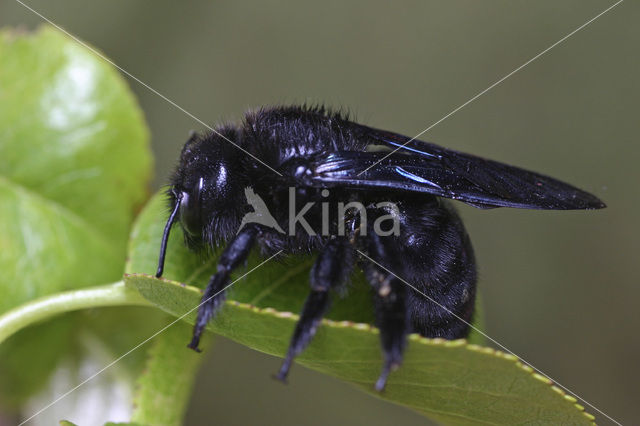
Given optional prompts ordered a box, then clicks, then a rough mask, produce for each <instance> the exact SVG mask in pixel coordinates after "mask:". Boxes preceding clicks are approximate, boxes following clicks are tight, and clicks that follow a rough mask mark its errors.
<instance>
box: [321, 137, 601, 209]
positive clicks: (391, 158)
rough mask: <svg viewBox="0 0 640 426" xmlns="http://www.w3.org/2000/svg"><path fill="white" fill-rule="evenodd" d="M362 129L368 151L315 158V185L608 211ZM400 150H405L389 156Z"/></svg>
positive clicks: (590, 200)
mask: <svg viewBox="0 0 640 426" xmlns="http://www.w3.org/2000/svg"><path fill="white" fill-rule="evenodd" d="M360 128H361V130H360V131H361V132H362V136H363V137H366V138H367V140H369V141H371V143H370V144H369V145H368V146H367V150H366V151H364V152H361V151H336V152H332V153H328V154H326V155H324V156H323V157H321V158H315V159H314V160H313V161H312V165H311V167H310V171H311V174H310V176H309V179H311V181H312V182H315V183H316V184H318V185H322V186H332V185H333V186H338V185H339V186H349V187H354V188H388V189H397V190H404V191H411V192H423V193H428V194H433V195H437V196H439V197H444V198H451V199H454V200H460V201H462V202H465V203H467V204H470V205H473V206H474V207H479V208H493V207H513V208H521V209H543V210H575V209H600V208H603V207H606V206H605V204H604V203H603V202H602V201H600V200H599V199H598V198H597V197H595V196H594V195H592V194H589V193H588V192H585V191H582V190H580V189H577V188H575V187H573V186H571V185H569V184H567V183H564V182H561V181H559V180H556V179H553V178H551V177H548V176H544V175H541V174H538V173H535V172H531V171H528V170H524V169H521V168H518V167H513V166H509V165H507V164H503V163H500V162H497V161H492V160H486V159H483V158H480V157H476V156H474V155H470V154H465V153H461V152H457V151H453V150H449V149H445V148H442V147H440V146H437V145H434V144H431V143H427V142H422V141H418V140H413V141H410V140H411V139H410V138H408V137H406V136H402V135H398V134H395V133H391V132H386V131H381V130H376V129H371V128H368V127H365V126H360ZM407 142H408V143H407ZM404 144H406V145H405V146H403V145H404ZM400 147H401V148H400ZM396 148H400V149H399V150H398V151H397V152H395V153H393V154H392V155H389V153H390V152H391V151H393V150H394V149H396Z"/></svg>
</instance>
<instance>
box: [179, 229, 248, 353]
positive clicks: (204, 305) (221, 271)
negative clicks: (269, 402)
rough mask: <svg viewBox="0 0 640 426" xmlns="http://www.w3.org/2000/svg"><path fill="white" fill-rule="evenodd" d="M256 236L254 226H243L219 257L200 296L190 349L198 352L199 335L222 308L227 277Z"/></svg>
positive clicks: (243, 259)
mask: <svg viewBox="0 0 640 426" xmlns="http://www.w3.org/2000/svg"><path fill="white" fill-rule="evenodd" d="M257 235H258V228H257V227H256V226H251V225H248V226H245V227H244V228H243V229H242V230H241V231H240V232H238V234H237V235H236V236H235V237H234V239H233V240H232V241H231V242H230V243H229V244H228V245H227V247H226V248H225V249H224V251H223V252H222V254H221V255H220V258H219V259H218V267H217V271H218V272H216V273H215V274H214V275H213V276H212V277H211V279H210V280H209V284H208V285H207V288H206V289H205V291H204V294H203V296H202V301H201V303H200V307H199V309H198V317H197V319H196V323H195V324H194V326H193V337H192V339H191V343H189V344H188V345H187V346H188V347H190V348H191V349H193V350H195V351H197V352H200V349H199V348H198V344H199V343H200V335H201V334H202V331H203V330H204V328H205V327H206V325H207V323H208V322H209V320H210V319H211V318H212V317H213V316H214V315H215V313H216V311H217V310H218V308H219V307H220V306H222V302H224V297H225V292H224V290H225V287H226V286H227V285H228V283H229V275H230V274H231V272H232V271H233V270H234V269H235V268H237V267H238V266H239V265H240V264H242V263H243V262H244V261H245V260H246V259H247V257H248V256H249V252H250V251H251V248H252V247H253V244H254V243H255V240H256V236H257Z"/></svg>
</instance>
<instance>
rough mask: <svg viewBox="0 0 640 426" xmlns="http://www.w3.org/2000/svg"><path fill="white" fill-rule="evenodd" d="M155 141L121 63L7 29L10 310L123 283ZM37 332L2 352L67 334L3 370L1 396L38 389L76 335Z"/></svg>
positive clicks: (1, 37)
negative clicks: (21, 387) (120, 68)
mask: <svg viewBox="0 0 640 426" xmlns="http://www.w3.org/2000/svg"><path fill="white" fill-rule="evenodd" d="M148 139H149V134H148V130H147V127H146V125H145V123H144V120H143V117H142V114H141V111H140V109H139V107H138V106H137V104H136V102H135V99H134V97H133V96H132V94H131V92H130V90H129V88H128V87H127V86H126V84H125V82H124V80H123V79H122V77H121V76H120V75H119V74H118V72H117V71H116V70H115V69H114V68H113V67H112V66H111V65H109V64H107V63H106V62H105V61H104V60H102V59H100V58H98V57H97V56H96V55H95V54H93V53H91V52H90V51H89V50H88V49H86V48H85V47H83V46H81V45H79V44H78V43H77V42H75V41H73V40H71V39H69V38H68V37H66V36H64V35H62V34H61V33H60V32H59V31H57V30H55V29H53V28H51V27H46V26H45V27H42V28H41V29H40V30H39V31H37V32H35V33H33V34H28V33H24V32H15V33H14V32H11V31H7V30H4V31H1V32H0V270H2V271H3V273H2V274H1V275H0V294H2V297H1V298H0V313H3V312H7V311H9V310H10V309H11V308H14V307H16V306H18V305H20V304H22V303H25V302H27V301H30V300H34V299H36V298H39V297H42V296H46V295H51V294H54V293H56V292H59V291H65V290H73V289H78V288H83V287H88V286H92V285H97V284H104V283H108V282H113V281H117V280H119V279H120V278H121V274H122V271H123V268H124V259H125V255H126V244H127V239H128V233H129V229H130V225H131V222H132V220H133V217H134V214H135V211H136V209H137V208H138V206H139V205H140V203H141V202H142V201H143V200H144V199H145V198H146V197H147V181H148V179H149V176H150V171H151V155H150V151H149V147H148ZM60 321H62V320H60ZM56 323H57V321H56ZM36 327H37V328H38V329H39V330H35V329H34V330H29V331H26V330H23V331H22V332H20V333H18V334H16V335H15V336H13V337H12V339H11V340H10V341H9V342H7V343H6V344H5V345H4V347H3V353H4V354H8V353H16V351H19V349H18V348H20V347H33V346H34V343H35V342H38V341H39V340H38V339H36V338H35V337H34V336H38V335H42V334H44V333H47V334H51V333H53V334H55V335H59V333H61V332H63V331H65V330H66V331H65V333H66V334H65V336H62V335H59V337H60V338H59V339H58V340H57V341H54V342H49V343H50V344H49V345H48V346H47V350H42V348H41V349H40V350H39V351H36V352H35V353H38V357H36V358H35V359H25V360H24V361H23V364H22V365H21V366H18V365H17V364H16V365H14V364H12V365H13V368H12V369H11V370H10V371H8V372H5V371H3V374H2V378H1V379H0V394H5V396H6V395H8V394H11V396H12V397H14V396H16V392H14V391H13V389H15V387H13V388H12V387H11V386H12V385H11V383H17V382H18V381H21V382H20V383H22V384H23V385H25V386H26V385H27V384H32V386H28V387H33V390H35V388H37V386H36V385H40V384H42V383H43V382H44V381H45V380H46V379H47V376H48V374H47V373H48V372H50V371H51V368H53V366H54V365H55V363H56V361H57V360H58V359H59V358H60V356H61V353H62V352H63V351H66V350H67V348H68V346H69V345H68V343H69V338H70V336H71V334H73V333H74V332H75V331H77V330H74V329H73V328H71V329H70V328H69V327H66V328H65V327H63V326H62V323H60V327H61V329H60V330H58V331H56V330H53V329H54V328H55V327H56V325H55V324H46V325H41V326H36ZM41 341H42V342H44V340H41ZM32 358H33V357H32ZM13 360H14V361H15V362H16V363H19V360H18V359H16V358H15V357H14V358H13ZM7 362H8V359H6V358H4V357H3V356H0V365H3V366H8V365H9V364H8V363H7ZM10 375H16V377H9V376H10ZM24 391H25V392H26V391H27V387H25V389H24ZM3 400H5V401H6V400H8V397H7V398H3Z"/></svg>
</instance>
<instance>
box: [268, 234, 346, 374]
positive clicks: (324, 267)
mask: <svg viewBox="0 0 640 426" xmlns="http://www.w3.org/2000/svg"><path fill="white" fill-rule="evenodd" d="M353 264H354V252H353V247H352V246H351V244H350V243H349V240H348V239H347V238H345V237H336V238H333V239H331V240H329V242H328V243H327V244H326V246H325V247H324V248H323V249H322V251H321V252H320V254H319V255H318V258H317V259H316V262H315V264H314V265H313V268H312V269H311V276H310V281H311V292H310V293H309V296H307V300H306V301H305V302H304V307H303V308H302V313H301V314H300V319H299V320H298V323H297V324H296V328H295V330H294V332H293V336H292V337H291V343H290V344H289V349H288V351H287V355H286V357H285V359H284V361H283V363H282V366H281V367H280V371H278V373H277V374H276V375H275V378H276V379H278V380H281V381H285V379H286V378H287V374H288V373H289V369H290V368H291V363H292V362H293V359H294V358H295V357H296V356H297V355H298V354H300V352H302V351H303V350H304V348H306V347H307V345H308V344H309V342H310V341H311V339H312V338H313V336H314V335H315V333H316V330H317V328H318V325H319V324H320V321H321V320H322V316H323V315H324V313H325V312H326V311H327V308H328V307H329V290H330V289H332V288H336V287H337V286H339V285H341V284H343V283H345V282H346V280H347V278H348V277H349V274H350V273H351V270H352V269H353Z"/></svg>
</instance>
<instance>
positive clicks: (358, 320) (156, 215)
mask: <svg viewBox="0 0 640 426" xmlns="http://www.w3.org/2000/svg"><path fill="white" fill-rule="evenodd" d="M163 204H164V199H163V197H162V196H161V195H158V196H156V197H154V198H153V199H152V201H151V202H150V203H149V204H148V205H147V207H146V208H145V210H144V211H143V212H142V213H141V214H140V216H139V218H138V220H137V222H136V225H135V226H134V231H133V234H132V239H131V243H130V252H129V262H128V263H127V268H126V269H127V271H128V272H129V273H133V272H137V274H131V275H127V276H125V282H126V284H127V285H128V286H131V287H134V288H136V289H138V290H139V291H140V293H141V294H142V295H143V296H144V297H145V298H146V299H148V300H149V301H151V302H152V303H154V304H156V305H157V306H159V307H160V308H161V309H163V310H165V311H166V312H168V313H170V314H172V315H175V316H182V315H185V314H186V317H185V320H186V321H188V322H190V323H193V322H194V320H195V316H196V312H197V309H194V308H196V307H197V305H198V304H199V303H200V299H201V297H202V293H201V287H202V285H203V284H206V281H207V279H208V276H209V274H211V273H212V272H213V270H214V269H213V263H214V262H213V261H212V260H208V261H207V260H206V259H203V258H199V257H198V256H195V255H194V254H192V253H189V252H188V251H187V250H186V249H185V247H184V245H183V244H182V238H183V237H182V235H181V233H180V229H179V227H175V228H174V230H173V232H172V236H171V238H170V241H169V248H168V251H167V263H166V268H165V274H164V276H165V277H168V278H171V279H172V280H168V279H156V278H154V277H152V276H150V275H145V274H140V273H146V274H149V273H153V272H154V271H155V267H156V262H157V252H158V248H159V245H160V238H161V235H162V228H163V226H164V222H165V219H166V208H164V207H163ZM214 258H215V256H214ZM259 261H261V260H260V259H258V258H253V259H252V260H250V261H249V265H248V267H247V268H249V269H250V268H252V267H253V266H254V265H257V262H259ZM310 265H311V260H309V259H304V258H295V259H291V260H289V261H286V262H278V261H275V260H274V261H272V262H270V263H268V264H266V265H264V266H262V267H261V268H260V269H259V270H256V271H254V272H253V273H251V274H249V275H248V276H247V277H245V278H243V279H241V280H240V281H238V282H237V283H236V284H235V285H234V286H233V287H231V289H230V290H231V291H230V295H229V298H228V302H227V303H226V304H225V306H224V308H223V309H222V310H221V312H220V313H219V315H218V316H217V318H216V319H215V321H213V322H212V323H211V324H210V325H209V329H211V330H213V331H215V332H216V333H219V334H221V335H223V336H225V337H228V338H230V339H232V340H235V341H237V342H239V343H242V344H244V345H246V346H248V347H250V348H253V349H255V350H258V351H261V352H264V353H267V354H271V355H275V356H280V357H282V356H283V355H284V354H285V352H286V349H287V346H288V343H289V339H290V336H291V333H292V331H293V328H294V326H295V323H296V321H297V319H298V316H297V315H296V314H294V313H292V312H297V311H299V310H300V308H301V304H302V302H303V300H304V297H305V295H306V292H307V290H308V273H309V267H310ZM242 273H243V272H239V273H238V274H236V276H240V274H242ZM173 279H175V280H177V281H173ZM354 281H355V283H354V285H353V287H352V288H351V289H350V291H349V294H348V296H347V297H346V298H344V299H341V300H337V301H336V303H335V304H334V308H333V309H332V311H331V312H330V314H329V315H328V317H329V318H330V319H328V320H325V321H324V322H323V326H322V327H320V328H319V330H318V332H317V334H316V336H315V337H314V340H313V342H312V343H311V344H310V345H309V347H308V348H307V349H306V350H305V351H304V352H303V354H302V355H301V356H300V357H299V358H298V359H297V361H298V362H299V363H300V364H302V365H305V366H307V367H309V368H311V369H314V370H317V371H320V372H324V373H327V374H329V375H332V376H335V377H338V378H340V379H342V380H344V381H346V382H349V383H352V384H354V385H356V386H358V387H360V388H361V389H362V390H363V391H365V392H368V393H372V394H374V395H376V396H379V397H381V398H383V399H386V400H388V401H391V402H395V403H398V404H401V405H404V406H407V407H410V408H412V409H414V410H416V411H419V412H421V413H423V414H425V415H427V416H429V417H431V418H433V419H435V420H437V421H440V422H444V423H447V424H476V423H481V422H485V423H496V424H497V423H500V424H515V423H525V422H527V423H550V424H566V423H575V424H590V423H591V421H592V420H593V417H591V416H590V415H588V414H586V413H584V412H583V409H582V407H579V406H578V405H577V404H576V400H575V399H574V398H573V397H571V396H568V395H565V394H564V393H563V392H562V391H561V390H560V389H559V388H557V387H555V386H553V385H552V384H551V383H549V382H548V381H547V380H546V379H544V378H543V377H542V376H539V375H537V374H535V373H534V372H533V370H532V369H531V368H529V367H527V366H524V365H523V364H522V363H520V362H519V361H518V360H517V359H516V358H515V357H513V356H511V355H507V354H503V353H501V352H498V351H495V350H493V349H491V348H485V347H481V346H477V345H474V344H469V343H467V342H466V341H462V340H458V341H445V340H439V339H425V338H422V337H419V336H417V335H412V336H411V338H410V344H409V348H408V350H407V354H406V357H405V361H404V363H403V365H402V367H401V368H400V369H399V370H398V371H396V372H394V373H393V374H392V375H391V376H390V379H389V383H388V385H387V389H386V391H385V392H384V393H382V394H378V393H376V392H375V391H374V390H373V384H374V382H375V380H376V379H377V377H378V374H379V372H380V367H381V363H382V357H381V353H380V343H379V339H378V332H377V329H375V327H373V326H372V325H371V318H372V315H371V302H370V299H369V294H368V291H367V289H366V286H365V285H364V282H363V281H362V277H361V276H360V275H356V276H355V280H354ZM185 283H188V284H193V285H185ZM194 285H195V286H194ZM199 287H200V288H199ZM336 308H337V309H336ZM189 338H190V336H189V335H188V334H185V336H184V339H183V341H182V344H180V345H176V348H175V350H176V351H180V350H187V349H184V344H185V343H187V342H188V340H189ZM268 373H269V372H265V380H267V377H268ZM291 380H292V381H295V372H293V374H292V376H291Z"/></svg>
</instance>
